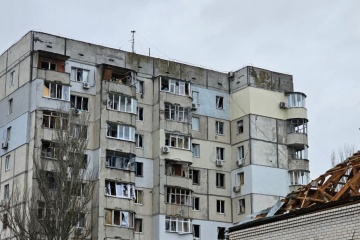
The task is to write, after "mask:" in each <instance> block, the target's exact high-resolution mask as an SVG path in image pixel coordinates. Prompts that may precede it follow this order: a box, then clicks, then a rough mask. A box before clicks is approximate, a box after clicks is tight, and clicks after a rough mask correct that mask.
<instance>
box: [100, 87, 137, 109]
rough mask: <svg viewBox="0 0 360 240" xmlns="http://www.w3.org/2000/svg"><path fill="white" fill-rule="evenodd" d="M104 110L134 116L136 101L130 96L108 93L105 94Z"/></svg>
mask: <svg viewBox="0 0 360 240" xmlns="http://www.w3.org/2000/svg"><path fill="white" fill-rule="evenodd" d="M106 109H107V110H113V111H117V112H124V113H133V114H136V113H137V100H136V99H135V98H133V97H130V96H126V95H123V94H117V93H112V92H109V93H108V94H107V104H106Z"/></svg>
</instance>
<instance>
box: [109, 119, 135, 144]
mask: <svg viewBox="0 0 360 240" xmlns="http://www.w3.org/2000/svg"><path fill="white" fill-rule="evenodd" d="M106 136H107V137H111V138H117V139H121V140H128V141H133V142H134V141H135V128H134V127H132V126H128V125H122V124H117V123H111V122H108V123H107V131H106Z"/></svg>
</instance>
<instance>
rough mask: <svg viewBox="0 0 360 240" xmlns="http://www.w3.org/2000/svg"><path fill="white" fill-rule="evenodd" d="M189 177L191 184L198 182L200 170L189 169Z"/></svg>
mask: <svg viewBox="0 0 360 240" xmlns="http://www.w3.org/2000/svg"><path fill="white" fill-rule="evenodd" d="M189 178H191V179H192V183H193V184H196V185H197V184H200V171H199V170H195V169H190V170H189Z"/></svg>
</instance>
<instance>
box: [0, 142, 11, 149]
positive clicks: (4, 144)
mask: <svg viewBox="0 0 360 240" xmlns="http://www.w3.org/2000/svg"><path fill="white" fill-rule="evenodd" d="M8 147H9V143H8V142H7V141H6V142H3V143H2V144H1V148H2V149H7V148H8Z"/></svg>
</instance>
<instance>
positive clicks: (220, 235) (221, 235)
mask: <svg viewBox="0 0 360 240" xmlns="http://www.w3.org/2000/svg"><path fill="white" fill-rule="evenodd" d="M217 234H218V235H217V239H218V240H224V239H225V228H224V227H218V228H217Z"/></svg>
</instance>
